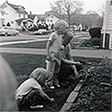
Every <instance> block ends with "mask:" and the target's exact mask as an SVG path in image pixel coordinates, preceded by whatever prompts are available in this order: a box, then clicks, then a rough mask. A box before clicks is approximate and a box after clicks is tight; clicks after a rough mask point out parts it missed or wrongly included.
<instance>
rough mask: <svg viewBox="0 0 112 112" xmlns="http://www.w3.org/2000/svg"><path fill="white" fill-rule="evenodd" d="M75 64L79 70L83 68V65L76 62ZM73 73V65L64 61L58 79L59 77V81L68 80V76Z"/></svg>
mask: <svg viewBox="0 0 112 112" xmlns="http://www.w3.org/2000/svg"><path fill="white" fill-rule="evenodd" d="M75 66H76V69H77V71H80V70H81V69H82V66H81V65H77V64H76V65H75ZM73 74H74V71H73V69H72V68H71V66H70V65H68V64H65V63H62V64H61V69H60V71H59V73H58V79H59V81H64V80H66V78H68V77H69V76H71V75H73Z"/></svg>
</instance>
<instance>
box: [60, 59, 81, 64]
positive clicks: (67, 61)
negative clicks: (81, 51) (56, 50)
mask: <svg viewBox="0 0 112 112" xmlns="http://www.w3.org/2000/svg"><path fill="white" fill-rule="evenodd" d="M62 61H63V62H64V63H66V64H68V65H75V64H80V62H74V61H71V60H67V59H64V58H62Z"/></svg>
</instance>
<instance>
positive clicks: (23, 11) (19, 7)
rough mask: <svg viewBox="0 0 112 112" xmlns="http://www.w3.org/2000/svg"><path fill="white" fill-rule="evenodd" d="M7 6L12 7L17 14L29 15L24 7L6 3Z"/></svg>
mask: <svg viewBox="0 0 112 112" xmlns="http://www.w3.org/2000/svg"><path fill="white" fill-rule="evenodd" d="M6 4H8V5H9V6H10V7H12V8H13V9H14V10H15V11H16V12H17V13H21V14H28V13H27V12H26V11H25V8H24V7H23V6H22V5H14V4H11V3H9V2H6Z"/></svg>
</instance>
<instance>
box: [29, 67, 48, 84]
mask: <svg viewBox="0 0 112 112" xmlns="http://www.w3.org/2000/svg"><path fill="white" fill-rule="evenodd" d="M30 78H34V79H35V80H36V81H38V82H39V84H41V85H44V83H45V80H46V79H47V72H46V70H45V69H44V68H41V67H39V68H36V69H35V70H34V71H33V72H32V73H31V75H30Z"/></svg>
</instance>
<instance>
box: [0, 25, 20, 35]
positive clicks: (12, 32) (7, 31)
mask: <svg viewBox="0 0 112 112" xmlns="http://www.w3.org/2000/svg"><path fill="white" fill-rule="evenodd" d="M18 34H19V31H18V30H16V29H14V28H10V27H2V28H1V29H0V35H5V36H8V35H15V36H16V35H18Z"/></svg>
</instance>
